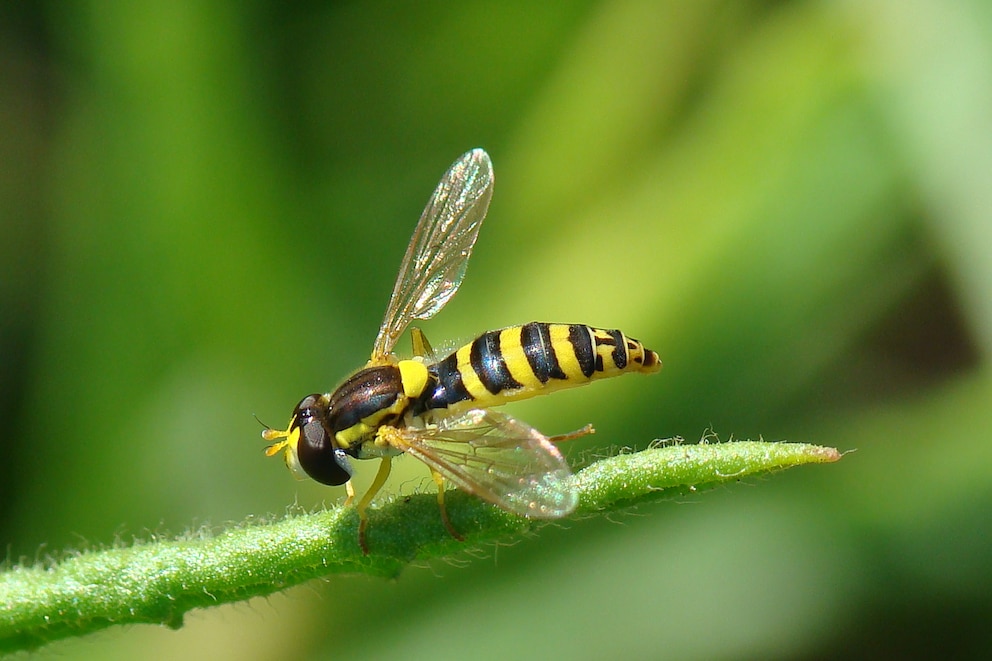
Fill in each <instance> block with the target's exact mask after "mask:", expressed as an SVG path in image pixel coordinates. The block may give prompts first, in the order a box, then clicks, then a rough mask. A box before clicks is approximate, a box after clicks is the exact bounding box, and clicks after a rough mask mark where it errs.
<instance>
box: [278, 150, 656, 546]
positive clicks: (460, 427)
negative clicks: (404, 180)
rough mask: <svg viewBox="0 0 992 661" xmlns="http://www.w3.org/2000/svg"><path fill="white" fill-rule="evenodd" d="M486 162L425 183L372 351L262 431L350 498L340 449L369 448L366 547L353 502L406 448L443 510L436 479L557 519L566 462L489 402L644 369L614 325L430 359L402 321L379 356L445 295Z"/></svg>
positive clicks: (300, 467)
mask: <svg viewBox="0 0 992 661" xmlns="http://www.w3.org/2000/svg"><path fill="white" fill-rule="evenodd" d="M492 192H493V169H492V163H491V162H490V160H489V155H488V154H486V152H485V151H483V150H482V149H474V150H472V151H470V152H468V153H466V154H464V155H463V156H462V157H461V158H459V159H458V160H457V161H455V162H454V164H452V166H451V167H450V168H449V169H448V171H447V172H446V173H445V175H444V176H443V177H442V178H441V181H440V182H439V183H438V185H437V188H436V189H435V191H434V194H433V195H432V196H431V199H430V201H429V202H428V204H427V207H426V208H425V209H424V213H423V215H421V217H420V222H418V223H417V227H416V229H415V230H414V232H413V237H412V238H411V239H410V245H409V247H408V248H407V251H406V254H405V255H404V257H403V262H402V264H401V265H400V271H399V276H398V277H397V279H396V284H395V286H394V288H393V293H392V296H391V298H390V300H389V306H388V308H387V309H386V315H385V318H384V319H383V322H382V326H381V327H380V328H379V334H378V336H377V337H376V340H375V344H374V345H373V348H372V357H371V359H370V360H369V362H368V363H367V364H366V366H365V367H363V368H362V369H360V370H358V371H357V372H355V373H354V374H352V375H351V376H350V377H348V378H347V379H346V380H345V381H344V383H342V384H341V385H340V386H338V388H337V389H336V390H334V392H331V393H326V394H319V393H315V394H311V395H307V396H306V397H304V398H303V399H302V400H301V401H300V403H299V404H297V405H296V408H295V409H294V410H293V414H292V416H291V418H290V421H289V426H288V427H287V428H286V429H285V430H276V429H266V430H265V431H263V432H262V437H263V438H264V439H265V440H266V441H269V442H271V443H272V445H270V446H269V448H268V449H267V450H266V454H267V455H268V456H273V455H275V454H277V453H279V452H280V451H284V458H285V461H286V464H287V465H288V466H289V468H290V469H291V470H292V471H293V472H294V473H296V474H297V475H299V476H301V477H310V478H313V479H314V480H317V481H318V482H321V483H323V484H327V485H332V486H339V485H342V484H343V485H345V488H346V490H347V493H348V499H347V501H346V505H347V504H350V503H351V502H352V501H353V500H354V496H355V491H354V488H353V487H352V485H351V473H352V470H351V465H350V461H349V460H350V458H355V459H380V460H381V463H380V465H379V470H378V473H377V474H376V476H375V479H374V480H373V482H372V485H371V486H370V487H369V489H368V491H367V492H366V493H365V495H363V496H362V498H361V499H360V500H359V501H358V505H357V510H358V517H359V526H358V543H359V545H360V546H361V548H362V551H363V552H364V553H368V544H367V543H366V538H365V533H366V528H367V525H368V514H367V509H368V507H369V504H370V503H371V502H372V499H373V498H374V497H375V495H376V493H378V491H379V490H380V489H381V488H382V486H383V484H384V483H385V482H386V479H387V477H388V476H389V471H390V462H391V460H392V458H393V457H395V456H397V455H400V454H409V455H412V456H413V457H416V458H417V459H419V460H420V461H422V462H424V463H425V464H427V466H428V467H429V468H430V471H431V475H432V476H433V479H434V481H435V482H436V484H437V487H438V495H437V500H438V505H439V507H440V512H441V520H442V522H443V523H444V525H445V527H446V528H447V530H448V531H449V532H450V533H451V535H452V536H454V537H455V538H457V539H462V537H461V535H460V534H459V533H458V531H457V530H455V528H454V526H453V525H452V524H451V521H450V520H449V519H448V514H447V510H446V509H445V506H444V481H445V480H447V481H450V482H453V483H454V484H455V485H456V486H458V487H459V488H461V489H463V490H465V491H467V492H469V493H471V494H474V495H476V496H479V497H480V498H483V499H484V500H487V501H489V502H490V503H493V504H495V505H498V506H499V507H502V508H503V509H506V510H508V511H510V512H513V513H516V514H520V515H523V516H527V517H531V518H538V519H556V518H560V517H563V516H567V515H568V514H570V513H571V512H572V511H573V510H574V509H575V506H576V504H577V501H578V496H577V493H576V489H575V487H574V485H573V483H572V479H571V471H570V470H569V467H568V464H567V463H566V462H565V460H564V458H563V457H562V455H561V452H559V450H558V448H557V447H556V446H555V445H554V443H553V441H557V440H563V439H564V438H571V437H574V436H579V435H582V434H583V433H589V432H590V431H591V427H587V428H585V429H583V430H579V431H578V432H574V433H573V434H570V435H566V436H561V437H551V438H549V437H547V436H544V435H543V434H541V433H540V432H539V431H537V430H536V429H534V428H533V427H531V426H529V425H527V424H525V423H523V422H521V421H519V420H516V419H514V418H513V417H511V416H509V415H506V414H504V413H499V412H496V411H492V410H490V407H493V406H498V405H500V404H505V403H507V402H511V401H516V400H520V399H526V398H528V397H533V396H534V395H538V394H543V393H548V392H553V391H555V390H560V389H563V388H570V387H573V386H577V385H582V384H585V383H589V382H590V381H593V380H595V379H599V378H603V377H609V376H616V375H619V374H623V373H626V372H645V373H650V372H656V371H658V370H659V369H661V361H660V360H659V359H658V354H656V353H655V352H654V351H651V350H650V349H646V348H645V347H644V345H643V344H641V343H640V342H638V341H637V340H634V339H631V338H629V337H627V336H626V335H624V334H623V333H622V332H620V331H618V330H603V329H599V328H593V327H590V326H585V325H581V324H551V323H543V322H531V323H528V324H523V325H520V326H510V327H508V328H503V329H500V330H494V331H488V332H486V333H483V334H482V335H480V336H478V337H477V338H476V339H475V340H473V341H472V342H470V343H468V344H466V345H465V346H463V347H461V348H459V349H458V350H456V351H454V352H453V353H451V354H450V355H448V356H447V357H444V358H438V357H437V356H435V354H434V351H433V349H432V348H431V346H430V344H429V343H428V341H427V338H426V337H425V336H424V334H423V333H422V332H421V331H420V330H419V329H418V328H411V339H412V343H413V354H414V355H413V357H412V358H410V359H405V360H401V359H398V358H397V357H396V356H395V355H394V354H393V348H394V346H395V345H396V342H397V340H398V339H399V337H400V336H401V335H402V334H403V332H404V331H405V330H406V328H407V326H409V325H410V322H412V321H413V320H415V319H421V320H423V319H429V318H431V317H433V316H434V315H435V314H437V313H438V312H439V311H440V310H441V308H443V307H444V306H445V304H446V303H447V302H448V301H449V300H450V299H451V297H452V296H454V294H455V292H456V291H457V290H458V286H459V285H460V284H461V282H462V279H463V278H464V277H465V269H466V267H467V266H468V260H469V257H470V256H471V254H472V247H473V246H474V245H475V240H476V237H478V235H479V228H480V227H481V225H482V221H483V219H484V218H485V216H486V211H487V209H488V208H489V200H490V199H491V197H492Z"/></svg>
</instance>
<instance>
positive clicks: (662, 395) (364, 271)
mask: <svg viewBox="0 0 992 661" xmlns="http://www.w3.org/2000/svg"><path fill="white" fill-rule="evenodd" d="M476 146H482V147H485V148H486V149H487V150H488V151H489V152H490V154H491V156H492V158H493V162H494V164H495V171H496V192H495V197H494V199H493V203H492V206H491V208H490V214H489V218H490V219H489V221H488V223H487V224H486V226H485V227H484V228H483V230H482V233H481V237H480V240H479V243H478V246H477V249H476V253H475V257H474V259H473V263H472V265H471V268H470V269H469V274H468V277H467V279H466V281H465V284H464V286H463V287H462V289H461V291H460V293H459V295H458V296H457V297H456V298H455V299H454V301H453V302H452V303H451V304H450V305H449V306H448V308H447V309H445V311H444V312H443V314H441V315H440V316H439V317H438V318H436V319H435V320H432V321H431V322H429V323H427V324H425V325H424V327H425V330H426V331H427V333H428V336H429V337H430V338H431V339H432V341H433V342H434V344H435V346H438V345H441V344H443V343H444V342H446V341H447V342H448V346H452V345H453V343H454V342H456V341H464V340H468V339H470V338H471V337H473V336H474V335H475V334H477V333H479V332H481V331H483V330H487V329H490V328H496V327H500V326H505V325H509V324H515V323H523V322H527V321H531V320H544V321H561V322H582V323H588V324H593V325H599V326H605V327H609V328H613V327H617V328H621V329H623V330H624V331H626V332H628V333H629V334H630V335H632V336H634V337H637V338H639V339H641V340H643V341H644V342H645V343H646V344H647V345H648V346H650V347H652V348H654V349H656V350H657V351H658V352H659V353H660V354H661V357H662V359H663V361H664V363H665V369H664V370H663V371H662V373H661V374H660V375H657V376H653V377H650V378H643V377H627V378H623V379H618V380H615V381H610V382H606V383H599V384H596V385H595V386H593V387H590V388H587V389H582V390H578V391H571V392H565V393H560V394H556V395H555V396H554V397H551V398H543V399H540V398H539V399H537V400H531V401H529V402H525V403H521V404H519V405H514V406H513V407H511V408H510V409H509V410H510V412H512V413H513V414H514V415H516V416H518V417H520V418H522V419H524V420H526V421H528V422H530V423H531V424H534V425H535V426H537V427H538V428H540V429H542V430H544V431H545V432H547V433H549V434H551V433H561V432H564V431H567V430H570V429H574V428H577V427H580V426H582V425H584V424H585V423H587V422H593V423H595V425H596V427H597V429H598V432H599V433H598V434H597V435H596V436H595V437H593V439H592V440H591V441H588V442H586V441H583V442H576V443H575V444H574V446H573V447H571V448H569V453H570V456H571V457H572V458H573V460H579V459H580V458H581V457H582V456H586V455H587V454H588V453H589V452H592V453H597V452H598V453H600V454H602V453H606V452H609V451H610V448H613V449H615V448H617V447H622V446H631V447H644V446H646V445H647V444H648V443H649V442H650V441H651V440H652V439H654V438H666V437H670V436H675V435H681V436H684V437H686V438H687V439H689V440H694V439H697V438H699V437H700V436H701V435H702V434H704V433H705V432H706V431H707V430H708V429H712V430H714V431H716V432H717V433H718V434H719V435H720V436H721V438H728V437H730V436H731V435H733V436H734V437H750V438H757V437H759V436H763V437H764V438H765V439H766V440H778V439H788V440H795V441H804V442H814V443H820V444H825V445H832V446H836V447H838V448H840V449H841V450H844V451H851V450H856V451H855V452H851V453H849V454H848V455H847V456H846V457H845V459H844V460H843V461H842V462H841V463H840V464H837V465H833V466H825V467H816V468H804V469H798V470H794V471H789V472H788V473H785V474H783V475H780V476H776V477H774V478H772V479H768V480H755V481H748V483H747V484H743V485H739V486H736V487H734V488H730V489H726V490H719V491H716V492H711V493H706V494H700V495H699V496H698V497H696V498H693V499H691V500H689V501H683V502H667V503H662V504H659V505H655V506H652V507H642V508H640V509H638V510H636V511H635V512H632V513H631V515H629V516H622V517H620V518H618V519H614V520H608V519H598V520H589V521H576V522H571V521H570V522H567V523H565V524H563V525H561V526H552V527H549V528H547V529H545V530H543V531H542V532H541V533H540V535H539V536H538V537H537V538H536V539H525V540H519V541H517V542H516V543H514V544H513V545H511V546H508V547H504V546H500V547H485V548H481V549H466V553H465V554H464V556H463V557H460V558H454V559H453V560H452V563H451V564H450V565H447V564H441V563H432V564H431V565H430V566H429V567H416V568H411V569H410V570H409V571H407V572H406V573H405V574H404V575H403V576H401V577H400V579H399V580H398V581H395V582H389V581H382V580H377V579H368V578H364V577H350V578H334V579H331V580H328V581H325V582H312V583H310V584H308V585H306V586H303V587H300V588H297V589H293V590H289V591H286V592H285V593H283V594H280V595H277V596H275V597H272V598H270V599H267V600H256V601H254V602H250V603H247V604H240V605H237V606H233V607H223V608H218V609H213V610H207V611H198V612H195V613H193V614H191V615H190V616H189V617H188V618H187V624H186V626H185V627H184V628H183V629H182V630H180V631H178V632H173V631H168V630H166V629H164V628H158V627H152V626H139V627H128V628H127V629H122V628H118V629H110V630H107V631H106V632H103V633H100V634H97V635H94V636H90V637H88V638H85V639H81V640H74V641H72V640H70V641H64V642H60V643H58V644H55V645H51V646H49V647H48V648H46V649H45V650H44V651H43V652H42V653H41V654H39V655H38V656H39V658H58V659H89V658H93V659H130V658H134V657H135V656H137V655H139V654H142V653H145V652H147V651H148V650H152V649H153V650H155V655H156V656H157V657H159V658H213V659H228V658H229V659H270V658H301V659H323V658H355V657H361V658H364V659H376V658H432V659H444V658H458V657H467V656H469V655H470V656H471V657H472V658H477V659H490V658H492V659H496V658H500V659H505V658H528V657H552V655H553V658H572V659H599V658H604V657H606V656H607V655H610V656H613V657H615V658H630V659H654V658H728V659H732V658H742V659H743V658H758V657H765V658H768V657H774V658H833V657H845V658H849V657H852V656H855V657H862V658H893V657H895V656H899V657H901V658H912V657H929V656H931V655H935V654H939V655H943V656H957V657H959V658H960V657H969V656H976V657H977V656H983V653H987V651H988V649H989V648H990V645H992V629H990V628H989V626H988V622H989V618H990V616H992V519H990V517H989V515H988V514H989V511H990V506H992V438H990V436H992V434H990V431H992V406H990V404H992V373H990V369H989V360H988V358H989V356H990V354H992V259H990V249H992V8H990V5H989V3H987V2H982V1H981V0H972V1H971V2H967V1H963V2H938V1H937V0H932V1H922V0H921V1H912V2H897V1H896V0H877V1H868V2H854V1H853V0H852V1H850V2H813V1H809V2H702V1H700V2H636V1H635V2H622V1H621V2H569V3H529V2H507V3H484V2H462V3H457V4H455V3H439V2H433V3H403V2H395V3H374V4H373V3H360V2H341V3H319V2H309V3H296V4H284V3H278V2H249V3H235V2H212V3H173V2H144V3H127V2H77V3H58V2H21V3H3V5H2V6H0V356H2V358H0V395H2V396H0V412H2V419H3V425H4V432H3V435H2V439H3V440H2V443H3V446H2V447H3V461H2V462H0V543H2V544H3V548H5V549H6V557H7V558H8V562H20V561H32V560H33V559H35V558H37V557H47V556H56V557H57V556H58V555H59V554H60V553H62V552H63V549H73V548H75V549H78V548H87V547H98V546H105V545H111V544H118V543H120V544H126V543H128V542H129V541H130V540H131V539H133V538H135V537H137V538H148V537H150V536H152V535H156V534H160V533H165V532H171V533H180V532H182V531H183V530H185V529H187V528H188V527H190V526H199V525H202V524H204V523H207V524H210V525H213V526H218V527H219V526H222V525H224V524H225V523H226V522H231V521H234V522H237V521H241V520H244V519H245V518H246V517H249V516H252V515H267V514H274V515H278V514H281V513H282V512H284V511H285V510H286V508H287V506H291V505H292V504H293V503H299V504H300V505H302V506H304V507H307V508H310V507H315V506H318V505H319V504H321V503H324V502H328V503H334V502H337V499H339V498H341V497H342V496H343V494H342V493H340V491H341V490H330V489H326V488H320V487H317V486H315V485H313V484H308V483H303V482H295V481H294V480H292V478H291V477H290V475H289V474H288V473H287V472H286V471H285V469H284V468H283V466H282V465H281V462H278V461H275V460H266V459H265V458H264V456H263V455H262V449H263V447H264V444H263V442H262V441H261V440H260V439H259V438H258V433H259V429H260V427H259V424H258V423H257V422H256V421H255V420H254V419H253V418H252V414H257V415H258V416H259V418H260V419H261V420H263V421H265V422H266V423H267V424H270V425H273V426H279V425H282V424H284V423H285V421H286V418H287V417H288V415H289V413H290V410H291V408H292V406H293V405H294V404H295V403H296V402H297V400H298V399H299V398H300V397H301V396H302V395H304V394H306V393H309V392H312V391H325V390H327V389H330V388H332V387H333V386H334V385H335V383H336V382H337V381H338V380H339V379H340V378H342V377H343V376H345V375H346V374H347V373H348V372H349V371H350V370H352V369H354V368H356V367H358V366H360V365H361V364H362V363H363V361H364V360H365V359H366V357H367V355H368V352H369V350H370V348H371V343H372V340H373V337H374V335H375V332H376V330H377V329H378V324H379V322H380V320H381V315H382V311H383V310H384V308H385V305H386V301H387V299H388V295H389V292H390V290H391V288H392V282H393V278H394V277H395V273H396V269H397V268H398V265H399V261H400V258H401V256H402V254H403V251H404V249H405V248H406V244H407V240H408V238H409V235H410V232H411V231H412V229H413V226H414V224H415V222H416V220H417V218H418V217H419V214H420V212H421V209H422V208H423V205H424V203H425V202H426V201H427V198H428V196H429V194H430V192H431V191H432V190H433V187H434V185H435V184H436V182H437V180H438V178H439V177H440V176H441V174H442V173H443V172H444V170H445V168H447V166H448V165H449V164H450V163H451V161H453V160H454V159H455V158H456V157H457V156H458V155H460V154H461V153H463V152H464V151H466V150H467V149H469V148H472V147H476ZM406 346H407V341H406V340H403V342H402V344H401V347H403V348H405V347H406ZM396 469H397V470H395V471H394V477H393V478H392V479H391V481H390V483H389V485H388V487H387V490H388V491H389V492H391V493H393V494H397V493H399V494H402V493H409V492H412V491H415V490H418V489H422V488H427V487H428V486H429V484H430V480H429V479H428V477H427V471H426V470H425V469H424V468H423V466H422V465H421V464H419V463H418V462H415V461H412V460H406V461H401V462H398V464H397V465H396ZM359 470H360V472H359V475H358V487H359V488H360V489H361V488H363V487H364V485H366V484H367V483H368V481H369V480H371V477H372V475H373V473H374V470H375V465H374V463H372V462H368V463H367V464H365V463H363V464H361V466H360V468H359Z"/></svg>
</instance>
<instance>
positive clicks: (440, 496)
mask: <svg viewBox="0 0 992 661" xmlns="http://www.w3.org/2000/svg"><path fill="white" fill-rule="evenodd" d="M431 477H433V478H434V484H436V485H437V506H438V507H440V508H441V521H442V522H443V523H444V527H445V528H447V529H448V533H449V534H450V535H451V536H452V537H454V538H455V539H457V540H458V541H459V542H464V541H465V538H464V537H462V536H461V534H460V533H459V532H458V531H457V530H455V527H454V526H453V525H451V519H449V518H448V509H447V508H446V507H445V506H444V476H442V475H441V474H440V473H438V472H437V471H436V470H434V469H431Z"/></svg>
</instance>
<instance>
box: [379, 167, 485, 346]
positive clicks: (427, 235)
mask: <svg viewBox="0 0 992 661" xmlns="http://www.w3.org/2000/svg"><path fill="white" fill-rule="evenodd" d="M492 195H493V166H492V163H491V162H490V160H489V155H488V154H487V153H486V152H485V151H483V150H482V149H473V150H472V151H470V152H468V153H467V154H464V155H463V156H462V157H461V158H459V159H458V160H457V161H455V162H454V163H453V164H452V165H451V167H450V168H449V169H448V171H447V172H446V173H445V174H444V176H443V177H442V178H441V181H440V182H439V183H438V185H437V188H436V189H435V190H434V194H433V195H432V196H431V199H430V202H428V203H427V207H426V208H425V209H424V213H423V215H421V216H420V222H418V223H417V228H416V229H415V230H414V231H413V237H412V238H411V239H410V245H409V247H408V248H407V249H406V255H404V256H403V263H402V264H401V265H400V272H399V276H397V278H396V285H395V286H394V287H393V295H392V297H391V298H390V299H389V307H388V308H387V309H386V316H385V318H384V319H383V321H382V326H381V327H380V328H379V335H378V337H376V339H375V345H374V346H373V348H372V362H373V363H379V362H382V361H383V359H385V358H386V356H388V355H389V353H390V352H391V351H392V350H393V346H394V345H395V344H396V340H397V339H399V336H400V335H402V334H403V331H404V330H405V329H406V327H407V325H409V323H410V322H411V321H413V320H414V319H429V318H430V317H433V316H434V315H435V314H437V312H438V311H439V310H440V309H441V308H443V307H444V305H445V303H447V302H448V300H449V299H450V298H451V297H452V296H454V295H455V292H456V291H458V286H459V285H460V284H461V282H462V278H464V277H465V269H466V267H467V266H468V258H469V257H470V256H471V255H472V246H474V245H475V239H476V238H477V237H478V236H479V228H480V227H481V226H482V221H483V220H484V219H485V217H486V211H487V210H488V209H489V200H490V199H491V198H492Z"/></svg>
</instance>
